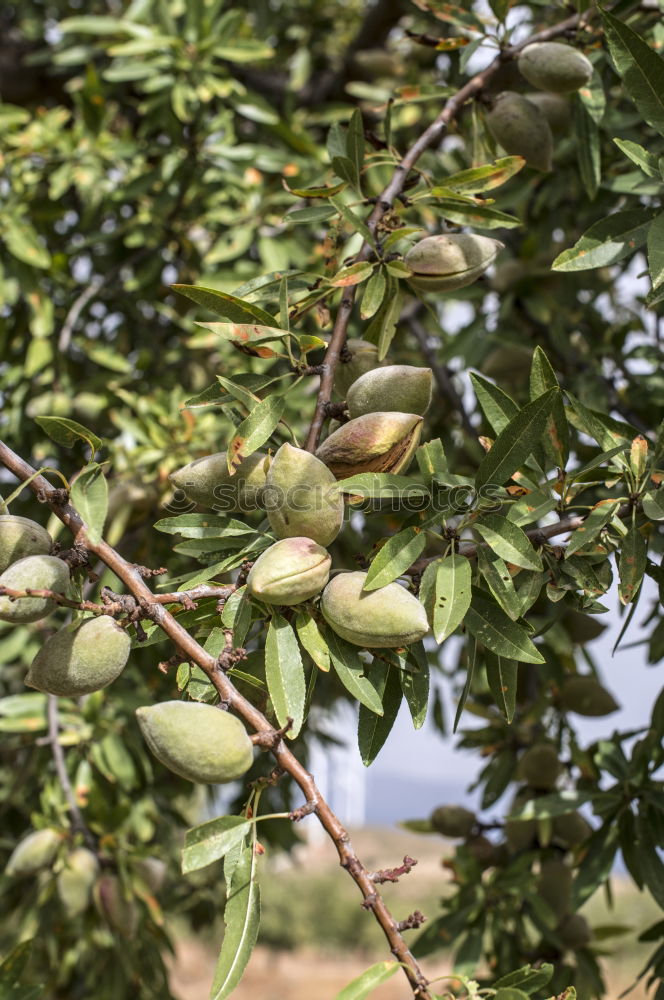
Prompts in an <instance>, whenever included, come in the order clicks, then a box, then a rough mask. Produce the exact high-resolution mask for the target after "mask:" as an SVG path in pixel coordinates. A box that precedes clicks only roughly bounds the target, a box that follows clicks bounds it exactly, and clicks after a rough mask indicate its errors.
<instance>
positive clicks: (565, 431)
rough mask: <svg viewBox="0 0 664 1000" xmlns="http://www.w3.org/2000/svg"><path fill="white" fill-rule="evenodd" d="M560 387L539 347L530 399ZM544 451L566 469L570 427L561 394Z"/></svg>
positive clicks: (554, 409) (531, 370) (534, 354)
mask: <svg viewBox="0 0 664 1000" xmlns="http://www.w3.org/2000/svg"><path fill="white" fill-rule="evenodd" d="M558 387H559V386H558V379H557V378H556V373H555V372H554V370H553V368H552V367H551V362H550V361H549V359H548V358H547V356H546V354H545V353H544V351H543V350H542V348H541V347H540V346H539V345H538V346H537V347H536V348H535V351H534V353H533V363H532V367H531V369H530V398H531V399H537V397H538V396H541V395H543V393H545V392H546V391H547V390H548V389H557V388H558ZM544 449H545V451H546V452H547V453H548V454H549V456H550V457H551V458H552V459H553V461H554V462H555V463H556V465H558V466H560V467H561V468H563V469H564V468H565V466H566V464H567V459H568V458H569V425H568V423H567V417H566V415H565V407H564V405H563V399H562V394H559V395H558V398H557V399H556V400H555V402H554V404H553V409H552V411H551V416H550V417H549V420H548V422H547V425H546V434H545V436H544Z"/></svg>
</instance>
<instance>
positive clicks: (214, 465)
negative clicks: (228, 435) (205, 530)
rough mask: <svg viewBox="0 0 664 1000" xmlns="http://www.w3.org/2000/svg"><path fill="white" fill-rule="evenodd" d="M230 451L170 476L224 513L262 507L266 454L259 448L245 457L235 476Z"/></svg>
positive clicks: (200, 500) (197, 498) (206, 504)
mask: <svg viewBox="0 0 664 1000" xmlns="http://www.w3.org/2000/svg"><path fill="white" fill-rule="evenodd" d="M226 454H227V453H226V452H225V451H220V452H217V453H216V454H215V455H206V456H205V457H204V458H197V459H196V461H195V462H190V463H189V465H185V466H184V467H183V468H182V469H178V470H177V472H172V473H171V474H170V476H169V479H170V481H171V482H172V483H173V486H174V487H175V488H176V489H178V490H182V492H183V493H184V494H185V495H186V496H187V497H189V499H190V500H193V501H194V503H197V504H200V505H201V507H209V508H211V509H212V510H215V511H217V512H218V513H220V514H223V513H236V512H238V511H241V512H243V513H245V514H247V513H250V512H251V511H252V510H260V509H262V503H263V501H262V497H263V487H264V486H265V470H264V468H263V466H264V463H265V457H266V456H265V454H264V453H263V452H260V451H257V452H254V454H253V455H249V456H248V457H247V458H245V459H244V460H243V461H242V462H241V463H240V465H239V466H238V468H237V472H236V473H235V475H233V476H231V474H230V472H229V471H228V463H227V460H226Z"/></svg>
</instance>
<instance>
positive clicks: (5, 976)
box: [0, 938, 34, 990]
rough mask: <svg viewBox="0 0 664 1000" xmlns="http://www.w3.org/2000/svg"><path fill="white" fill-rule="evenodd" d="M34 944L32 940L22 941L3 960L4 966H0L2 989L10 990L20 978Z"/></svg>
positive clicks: (0, 987)
mask: <svg viewBox="0 0 664 1000" xmlns="http://www.w3.org/2000/svg"><path fill="white" fill-rule="evenodd" d="M33 943H34V942H33V939H32V938H30V939H29V940H27V941H21V942H20V944H17V945H16V947H15V948H12V950H11V951H10V952H9V954H8V955H6V956H5V958H4V959H3V960H2V964H0V989H3V990H4V989H9V987H10V986H13V985H14V983H15V982H16V981H17V980H18V979H19V978H20V976H21V974H22V973H23V970H24V968H25V967H26V965H27V964H28V959H29V958H30V953H31V951H32V947H33Z"/></svg>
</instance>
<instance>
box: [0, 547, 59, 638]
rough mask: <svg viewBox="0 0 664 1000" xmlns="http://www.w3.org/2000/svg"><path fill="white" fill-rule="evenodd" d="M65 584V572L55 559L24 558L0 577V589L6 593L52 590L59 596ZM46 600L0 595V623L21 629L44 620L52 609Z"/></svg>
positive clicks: (53, 602) (49, 557) (43, 557)
mask: <svg viewBox="0 0 664 1000" xmlns="http://www.w3.org/2000/svg"><path fill="white" fill-rule="evenodd" d="M68 583H69V570H68V568H67V564H66V563H64V562H63V561H62V559H56V557H55V556H26V557H25V559H19V560H18V562H15V563H12V565H11V566H10V567H9V568H8V569H6V570H5V571H4V573H2V574H0V587H7V588H9V589H10V590H52V591H54V592H55V593H58V594H62V593H64V592H65V590H66V589H67V585H68ZM56 606H57V605H56V602H55V601H54V600H53V599H52V598H50V597H17V598H15V599H11V598H9V597H7V596H4V597H3V596H1V595H0V621H3V622H12V624H14V625H24V624H25V623H27V622H36V621H39V619H40V618H45V617H46V615H49V614H50V613H51V611H53V609H54V608H55V607H56Z"/></svg>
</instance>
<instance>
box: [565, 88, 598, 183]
mask: <svg viewBox="0 0 664 1000" xmlns="http://www.w3.org/2000/svg"><path fill="white" fill-rule="evenodd" d="M572 107H573V110H574V115H573V122H574V134H575V137H576V152H577V157H578V161H579V173H580V174H581V180H582V181H583V186H584V188H585V189H586V194H587V195H588V198H589V199H590V201H594V200H595V197H596V195H597V191H598V188H599V182H600V180H601V179H602V161H601V153H600V141H599V129H598V127H597V123H596V122H595V120H594V119H593V118H592V117H591V115H590V114H589V112H588V109H587V108H586V106H585V104H584V102H583V100H582V99H581V97H580V96H579V95H578V94H577V95H576V97H575V99H574V101H573V104H572Z"/></svg>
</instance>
